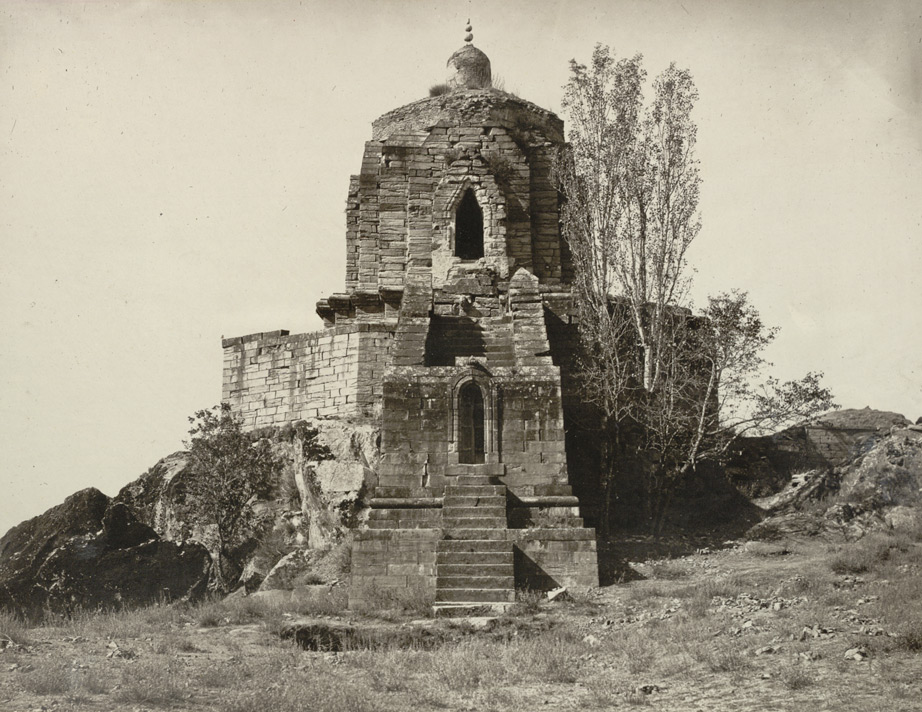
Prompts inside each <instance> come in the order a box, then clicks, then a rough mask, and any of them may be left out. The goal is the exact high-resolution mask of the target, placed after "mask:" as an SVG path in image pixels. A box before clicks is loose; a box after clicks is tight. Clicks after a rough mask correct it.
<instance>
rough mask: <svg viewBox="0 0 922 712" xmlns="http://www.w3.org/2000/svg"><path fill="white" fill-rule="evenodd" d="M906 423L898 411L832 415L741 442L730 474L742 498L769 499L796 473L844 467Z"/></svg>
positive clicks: (857, 411) (852, 410)
mask: <svg viewBox="0 0 922 712" xmlns="http://www.w3.org/2000/svg"><path fill="white" fill-rule="evenodd" d="M908 425H909V421H908V420H907V419H906V418H904V417H903V416H902V415H900V414H899V413H891V412H888V411H880V410H873V409H871V408H863V409H846V410H838V411H834V412H832V413H827V414H825V415H823V416H821V417H819V418H817V419H815V420H813V421H811V422H808V423H804V424H802V425H797V426H794V427H791V428H788V429H786V430H784V431H782V432H780V433H776V434H775V435H771V436H766V437H758V438H743V439H742V440H741V441H740V443H739V444H738V448H737V451H736V457H735V458H734V459H733V460H732V461H731V462H730V464H729V466H728V467H727V474H728V475H729V476H730V477H731V478H732V479H733V481H734V483H735V484H736V486H737V487H738V488H739V489H740V490H741V491H742V492H743V493H744V494H747V495H749V496H753V497H768V496H770V495H773V494H776V493H778V492H780V491H781V490H782V489H784V488H785V487H786V486H787V485H788V483H789V481H790V480H791V477H792V476H793V475H795V474H802V473H805V472H808V471H810V470H817V471H824V470H828V469H830V468H835V467H840V466H842V465H845V464H847V463H849V462H851V461H852V460H853V459H854V458H855V457H857V456H859V455H860V454H862V453H863V452H866V451H867V450H869V449H870V448H871V447H872V446H873V445H874V443H875V442H877V441H878V440H880V439H881V438H884V437H886V436H887V435H889V434H890V432H891V430H893V429H899V428H903V427H905V426H908Z"/></svg>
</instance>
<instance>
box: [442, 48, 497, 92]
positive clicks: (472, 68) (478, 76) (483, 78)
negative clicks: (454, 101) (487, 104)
mask: <svg viewBox="0 0 922 712" xmlns="http://www.w3.org/2000/svg"><path fill="white" fill-rule="evenodd" d="M446 66H447V67H448V79H447V83H448V86H449V87H451V88H452V89H489V88H490V87H491V86H492V85H493V79H492V75H491V72H490V58H489V57H487V55H485V54H484V53H483V52H481V51H480V50H479V49H477V48H476V47H475V46H474V45H472V44H466V45H464V47H462V48H461V49H459V50H458V51H457V52H455V53H454V54H453V55H451V57H449V58H448V63H447V65H446Z"/></svg>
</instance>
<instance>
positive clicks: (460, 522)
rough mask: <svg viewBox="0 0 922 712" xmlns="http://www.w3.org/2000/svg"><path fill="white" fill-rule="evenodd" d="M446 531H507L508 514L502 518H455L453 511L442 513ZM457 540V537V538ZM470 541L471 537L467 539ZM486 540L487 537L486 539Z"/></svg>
mask: <svg viewBox="0 0 922 712" xmlns="http://www.w3.org/2000/svg"><path fill="white" fill-rule="evenodd" d="M442 527H443V528H445V529H503V530H505V529H506V513H505V512H503V516H501V517H455V516H453V515H452V514H451V511H450V510H449V511H448V512H443V513H442ZM455 538H457V537H455ZM465 538H467V539H470V537H465ZM484 538H485V539H486V538H487V537H484Z"/></svg>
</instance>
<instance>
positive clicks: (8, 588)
mask: <svg viewBox="0 0 922 712" xmlns="http://www.w3.org/2000/svg"><path fill="white" fill-rule="evenodd" d="M210 577H211V558H210V557H209V555H208V552H207V551H206V549H205V548H204V547H202V546H200V545H198V544H195V543H191V542H189V543H185V544H176V543H173V542H169V541H164V540H163V539H162V538H161V537H160V536H158V534H157V533H156V532H155V531H154V530H153V529H152V528H150V527H149V526H147V525H146V524H145V523H143V522H141V521H139V520H138V518H137V517H136V516H135V515H134V513H133V512H132V511H131V509H129V508H128V507H126V506H125V505H124V504H122V503H119V502H113V501H112V500H110V499H109V498H108V497H107V496H106V495H104V494H103V493H102V492H100V491H99V490H96V489H85V490H82V491H80V492H77V493H76V494H74V495H71V496H70V497H68V498H67V499H66V500H65V501H64V503H63V504H60V505H58V506H57V507H53V508H52V509H49V510H48V511H47V512H45V513H44V514H41V515H39V516H37V517H34V518H33V519H30V520H29V521H27V522H23V523H22V524H20V525H19V526H17V527H14V528H13V529H11V530H10V531H9V532H8V533H7V534H6V535H5V536H4V537H3V538H2V539H0V607H9V608H12V609H14V610H19V611H22V612H23V613H26V614H35V613H36V612H39V611H43V610H51V611H56V612H68V611H74V610H78V609H91V610H92V609H97V608H114V607H121V606H133V605H143V604H147V603H151V602H154V601H158V600H176V599H186V600H190V599H196V598H199V597H201V596H202V595H203V594H204V593H205V591H206V590H207V588H208V586H209V583H210V580H211V578H210Z"/></svg>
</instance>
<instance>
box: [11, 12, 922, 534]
mask: <svg viewBox="0 0 922 712" xmlns="http://www.w3.org/2000/svg"><path fill="white" fill-rule="evenodd" d="M468 16H470V18H471V20H472V22H473V24H474V36H475V38H474V44H475V45H477V46H478V47H479V48H480V49H482V50H484V51H485V52H486V53H487V55H489V57H490V59H491V61H492V64H493V72H494V76H496V75H499V76H501V77H502V78H503V79H504V81H505V86H506V89H507V90H511V91H515V92H516V93H518V94H519V95H520V96H522V97H523V98H525V99H528V100H530V101H533V102H535V103H537V104H539V105H541V106H543V107H546V108H548V109H551V110H554V111H557V112H559V111H560V97H561V94H562V89H561V88H562V86H563V84H564V83H565V81H566V79H567V74H568V62H569V60H570V59H571V58H574V57H575V58H577V59H579V60H581V61H586V60H588V58H589V55H590V53H591V51H592V48H593V46H594V44H595V43H596V42H602V43H605V44H609V45H611V46H612V47H614V48H615V50H616V52H617V53H618V54H619V55H622V56H623V55H633V54H635V53H637V52H640V53H642V54H643V55H644V57H645V66H646V69H647V71H648V74H649V75H650V76H651V78H652V77H653V76H655V75H656V74H657V73H658V72H659V71H660V70H662V69H663V68H664V67H665V66H666V65H667V64H668V63H669V62H670V61H675V62H676V63H677V64H679V65H681V66H685V67H688V68H689V69H690V70H691V72H692V75H693V76H694V78H695V81H696V83H697V86H698V89H699V92H700V96H701V98H700V101H699V103H698V106H697V108H696V109H695V117H696V119H697V122H698V127H699V145H698V155H699V158H700V161H701V173H702V177H703V186H702V198H701V211H702V216H703V225H704V227H703V229H702V231H701V233H700V235H699V236H698V238H697V240H696V242H695V244H694V245H693V247H692V250H691V254H690V258H691V261H692V263H693V265H694V267H695V268H696V269H697V276H696V279H697V287H696V290H695V296H696V298H697V299H698V300H699V301H701V300H702V299H703V298H704V296H705V295H706V294H708V293H713V292H717V291H721V290H727V289H731V288H733V287H739V288H742V289H745V290H748V291H749V293H750V296H751V299H752V301H753V303H754V304H755V305H756V306H757V307H758V308H759V309H760V310H761V312H762V315H763V317H764V318H765V320H766V321H767V322H769V323H770V324H774V325H777V326H780V327H781V333H780V335H779V337H778V340H777V343H776V345H775V346H774V347H773V348H772V350H771V353H770V354H769V356H770V358H771V360H772V361H774V364H775V369H774V373H775V374H777V375H778V376H780V377H782V378H791V377H797V376H799V375H802V374H803V373H805V372H806V371H808V370H822V371H825V373H826V383H827V385H829V386H830V387H831V388H832V389H833V391H834V393H835V395H836V397H837V399H838V401H839V403H840V404H841V405H843V406H844V407H855V408H863V407H865V406H867V405H870V406H871V407H874V408H879V409H884V410H895V411H898V412H900V413H903V414H905V415H906V416H908V417H910V418H912V419H913V420H915V419H916V418H917V417H919V416H920V415H922V309H920V307H919V301H920V300H919V296H918V295H919V293H920V278H919V272H920V271H922V4H920V3H918V2H910V1H907V2H895V1H891V2H886V1H883V2H879V1H873V2H872V1H870V0H868V1H867V2H848V1H847V0H845V1H843V0H839V1H837V2H809V1H804V0H796V1H795V0H790V1H776V2H772V1H770V0H769V1H764V0H763V1H762V2H742V1H739V0H737V1H735V2H717V1H714V0H708V1H700V2H699V1H697V0H682V2H678V1H673V0H662V1H650V0H647V1H645V2H618V1H614V0H606V1H605V2H591V1H589V0H585V1H583V2H578V1H576V2H574V1H572V0H571V1H568V2H541V1H539V0H528V1H519V0H513V1H509V0H507V1H505V2H502V3H485V2H467V3H465V2H455V3H445V2H406V1H404V2H394V1H391V2H382V1H381V0H378V1H376V2H339V3H328V2H314V1H313V0H304V1H302V2H297V1H295V2H291V1H280V2H222V1H220V0H214V1H212V2H200V3H194V2H166V1H162V0H161V1H159V2H158V1H154V0H151V1H148V2H120V3H103V2H67V3H65V2H10V1H9V0H4V1H3V2H0V246H2V253H0V254H2V259H0V333H2V338H0V359H2V369H0V379H2V386H0V494H2V496H0V534H2V533H3V532H5V531H6V529H7V528H9V527H10V526H12V525H14V524H16V523H18V522H19V521H21V520H23V519H26V518H28V517H31V516H34V515H36V514H39V513H41V512H42V511H44V510H45V509H46V508H48V507H50V506H53V505H55V504H57V503H59V502H61V501H62V500H63V499H64V498H65V497H66V496H67V495H69V494H71V493H73V492H75V491H77V490H79V489H82V488H84V487H88V486H95V487H97V488H99V489H101V490H102V491H104V492H105V493H107V494H109V495H114V494H116V492H117V491H118V490H119V489H120V488H121V487H122V486H123V485H125V484H127V483H128V482H129V481H131V480H133V479H135V478H136V477H137V476H139V475H140V474H141V473H143V472H144V471H145V470H146V469H147V468H148V467H150V466H151V465H153V464H154V463H155V462H156V461H157V460H158V459H159V458H160V457H162V456H164V455H167V454H169V453H170V452H173V451H175V450H177V449H180V448H181V447H182V440H183V439H184V438H185V437H186V431H187V429H188V423H187V420H186V417H187V416H188V415H190V414H192V413H193V412H194V411H195V410H197V409H199V408H204V407H208V406H210V405H213V404H215V403H217V402H218V401H219V400H220V397H221V355H222V354H221V336H222V335H224V336H236V335H242V334H247V333H251V332H256V331H269V330H272V329H279V328H285V329H289V330H291V331H292V332H293V333H295V332H299V331H311V330H315V329H318V328H320V321H319V319H318V318H317V317H316V316H315V315H314V303H315V302H316V301H317V299H319V298H320V297H322V296H326V295H328V294H330V293H332V292H336V291H342V288H343V279H344V265H345V217H344V208H345V200H346V191H347V187H348V182H349V176H350V174H353V173H357V172H358V171H359V168H360V163H361V155H362V149H363V144H364V142H365V141H366V140H368V139H370V137H371V126H370V124H371V122H372V121H373V120H374V119H375V118H377V117H378V116H380V115H381V114H383V113H385V112H386V111H389V110H390V109H393V108H396V107H398V106H402V105H404V104H407V103H409V102H411V101H415V100H417V99H421V98H423V97H425V96H427V95H428V88H429V86H430V85H432V84H436V83H439V82H440V81H442V80H443V78H444V74H445V61H446V60H447V59H448V57H449V55H450V54H451V53H452V52H453V51H454V50H456V49H458V48H459V47H460V46H461V45H462V44H463V41H462V38H463V33H462V29H463V25H464V22H465V20H466V19H467V17H468ZM563 118H566V117H565V116H563Z"/></svg>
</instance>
